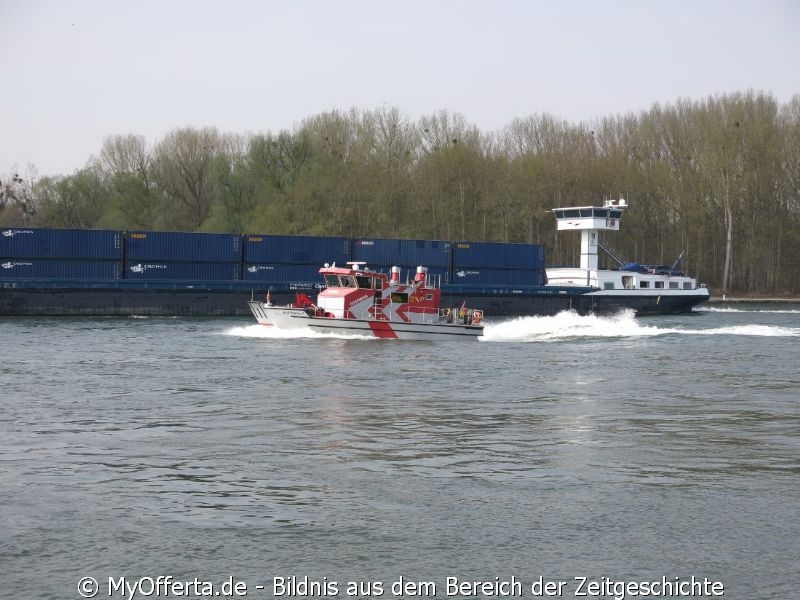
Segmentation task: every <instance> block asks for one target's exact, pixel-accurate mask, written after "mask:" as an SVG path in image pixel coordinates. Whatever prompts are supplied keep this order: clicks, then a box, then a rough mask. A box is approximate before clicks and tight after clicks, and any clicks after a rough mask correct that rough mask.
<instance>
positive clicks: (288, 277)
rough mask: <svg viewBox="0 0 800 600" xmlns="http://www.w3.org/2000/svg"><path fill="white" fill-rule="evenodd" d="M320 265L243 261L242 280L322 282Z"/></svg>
mask: <svg viewBox="0 0 800 600" xmlns="http://www.w3.org/2000/svg"><path fill="white" fill-rule="evenodd" d="M321 266H322V265H282V264H275V263H269V264H267V263H256V264H252V263H245V265H244V269H243V270H242V279H243V280H244V281H265V282H273V281H287V282H297V281H305V282H312V283H320V284H321V283H324V280H323V278H322V275H320V274H319V269H320V267H321Z"/></svg>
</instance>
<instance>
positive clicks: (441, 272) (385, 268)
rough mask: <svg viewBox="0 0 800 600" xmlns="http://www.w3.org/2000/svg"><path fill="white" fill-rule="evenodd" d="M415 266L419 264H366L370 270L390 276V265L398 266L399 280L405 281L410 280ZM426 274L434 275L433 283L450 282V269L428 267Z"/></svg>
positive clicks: (414, 271) (414, 272)
mask: <svg viewBox="0 0 800 600" xmlns="http://www.w3.org/2000/svg"><path fill="white" fill-rule="evenodd" d="M417 266H420V265H367V268H368V269H369V270H370V271H377V272H378V273H386V275H389V276H391V272H392V267H400V281H401V282H402V283H405V282H407V281H412V280H413V279H414V276H415V275H416V274H417ZM428 275H430V276H433V277H436V279H433V280H432V282H433V283H439V284H441V285H444V284H446V283H450V269H445V268H444V267H428Z"/></svg>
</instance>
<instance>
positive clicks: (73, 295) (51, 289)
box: [0, 282, 708, 318]
mask: <svg viewBox="0 0 800 600" xmlns="http://www.w3.org/2000/svg"><path fill="white" fill-rule="evenodd" d="M253 293H254V291H253V290H250V289H246V290H231V289H213V288H203V287H201V286H199V285H197V286H195V287H193V288H189V287H188V286H187V287H186V288H185V289H153V288H149V289H147V288H140V287H132V286H124V287H123V286H115V287H106V286H105V284H103V283H100V282H98V283H96V284H95V285H93V286H92V287H89V286H88V284H87V285H86V286H83V287H67V286H63V285H62V286H60V287H55V286H51V285H42V284H38V285H36V286H29V287H22V286H18V287H17V286H16V285H15V287H14V288H11V287H0V315H2V316H34V315H49V316H66V315H116V316H129V315H159V316H245V315H249V314H251V311H250V310H249V309H248V308H247V301H248V300H250V299H251V298H252V296H253ZM261 294H263V290H261V291H260V292H259V295H261ZM294 296H295V293H294V292H293V291H288V290H287V291H286V292H280V291H276V290H273V292H272V297H273V302H276V303H284V304H286V303H289V302H292V301H293V300H294ZM707 300H708V292H707V290H705V289H703V290H702V291H700V290H698V293H696V294H686V295H680V296H677V295H664V294H656V293H650V294H648V295H642V294H633V293H632V294H627V295H623V296H618V295H615V296H610V295H601V294H600V293H599V292H598V293H593V290H592V288H580V289H568V288H567V289H565V288H557V287H553V288H549V287H548V286H542V287H540V288H536V289H533V290H526V289H521V290H520V289H512V288H503V289H486V290H484V289H474V288H469V287H467V286H459V287H458V288H456V289H449V288H444V287H443V289H442V304H443V305H444V306H456V305H460V304H461V302H462V301H466V303H467V304H468V305H469V306H471V307H474V308H477V309H481V310H483V311H484V312H485V313H486V314H487V315H491V317H492V318H497V317H513V316H526V315H542V316H544V315H554V314H556V313H559V312H562V311H565V310H574V311H576V312H578V313H580V314H590V313H594V314H613V313H616V312H619V311H621V310H626V309H627V310H633V311H635V312H636V313H637V314H638V315H663V314H676V313H687V312H691V311H692V308H694V307H695V306H698V305H699V304H702V303H703V302H706V301H707Z"/></svg>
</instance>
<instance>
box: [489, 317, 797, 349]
mask: <svg viewBox="0 0 800 600" xmlns="http://www.w3.org/2000/svg"><path fill="white" fill-rule="evenodd" d="M652 322H653V321H651V320H649V319H645V320H640V319H637V318H636V316H635V315H634V313H633V311H624V312H621V313H618V314H616V315H612V316H595V315H589V316H580V315H578V314H577V313H574V312H562V313H559V314H557V315H554V316H551V317H518V318H516V319H512V320H509V321H502V322H500V323H495V324H488V323H487V325H486V329H485V331H484V334H483V337H482V338H481V339H482V341H487V342H533V341H553V340H564V339H572V338H633V337H653V336H659V335H667V334H677V335H740V336H761V337H800V328H798V327H780V326H776V325H758V324H748V325H734V326H725V327H709V328H704V329H683V328H677V327H659V326H658V325H651V324H650V323H652Z"/></svg>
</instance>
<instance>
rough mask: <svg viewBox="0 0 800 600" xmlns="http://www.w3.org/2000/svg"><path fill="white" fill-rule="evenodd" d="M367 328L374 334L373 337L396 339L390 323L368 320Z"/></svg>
mask: <svg viewBox="0 0 800 600" xmlns="http://www.w3.org/2000/svg"><path fill="white" fill-rule="evenodd" d="M369 328H370V329H371V330H372V333H373V334H375V337H379V338H386V339H397V334H396V333H395V332H394V330H393V329H392V326H391V324H390V323H387V322H386V321H369Z"/></svg>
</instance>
